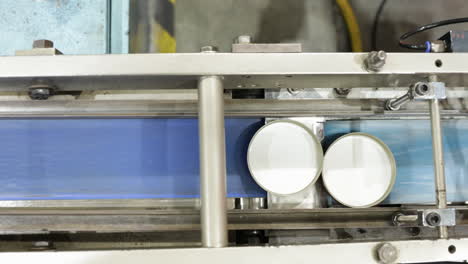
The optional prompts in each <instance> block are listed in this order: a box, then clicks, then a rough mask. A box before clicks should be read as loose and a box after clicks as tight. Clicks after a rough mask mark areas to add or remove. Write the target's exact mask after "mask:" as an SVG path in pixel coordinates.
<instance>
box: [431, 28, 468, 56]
mask: <svg viewBox="0 0 468 264" xmlns="http://www.w3.org/2000/svg"><path fill="white" fill-rule="evenodd" d="M435 44H437V46H439V47H440V48H439V49H438V50H434V52H468V32H467V31H454V30H450V31H449V32H448V33H447V34H445V35H443V36H442V37H441V38H440V39H439V41H433V42H432V45H435Z"/></svg>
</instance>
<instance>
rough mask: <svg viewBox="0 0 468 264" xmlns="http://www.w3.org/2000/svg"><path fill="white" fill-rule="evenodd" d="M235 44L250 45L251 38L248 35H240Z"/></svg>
mask: <svg viewBox="0 0 468 264" xmlns="http://www.w3.org/2000/svg"><path fill="white" fill-rule="evenodd" d="M236 43H238V44H250V43H252V37H251V36H249V35H242V36H238V37H237V38H236Z"/></svg>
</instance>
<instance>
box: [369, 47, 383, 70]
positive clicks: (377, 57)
mask: <svg viewBox="0 0 468 264" xmlns="http://www.w3.org/2000/svg"><path fill="white" fill-rule="evenodd" d="M386 61H387V53H385V51H383V50H381V51H371V52H369V53H368V54H367V57H366V60H365V64H366V69H367V70H368V71H371V72H378V71H380V70H381V69H382V67H383V66H384V65H385V62H386Z"/></svg>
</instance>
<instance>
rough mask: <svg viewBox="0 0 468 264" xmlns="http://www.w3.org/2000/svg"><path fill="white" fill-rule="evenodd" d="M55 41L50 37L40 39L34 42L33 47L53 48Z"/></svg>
mask: <svg viewBox="0 0 468 264" xmlns="http://www.w3.org/2000/svg"><path fill="white" fill-rule="evenodd" d="M53 47H54V42H52V41H51V40H48V39H38V40H35V41H34V42H33V49H37V48H53Z"/></svg>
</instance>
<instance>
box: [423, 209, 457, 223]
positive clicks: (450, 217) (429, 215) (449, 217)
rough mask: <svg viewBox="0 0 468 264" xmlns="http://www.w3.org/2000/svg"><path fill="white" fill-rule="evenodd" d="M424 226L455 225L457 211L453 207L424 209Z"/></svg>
mask: <svg viewBox="0 0 468 264" xmlns="http://www.w3.org/2000/svg"><path fill="white" fill-rule="evenodd" d="M421 219H422V224H423V226H431V227H436V226H455V225H456V212H455V210H454V209H453V208H445V209H427V210H423V211H422V218H421Z"/></svg>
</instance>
